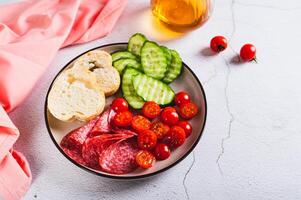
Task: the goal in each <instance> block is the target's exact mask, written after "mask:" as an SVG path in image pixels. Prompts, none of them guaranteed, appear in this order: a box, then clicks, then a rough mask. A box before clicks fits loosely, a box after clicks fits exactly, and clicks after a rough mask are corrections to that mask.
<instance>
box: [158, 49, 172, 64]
mask: <svg viewBox="0 0 301 200" xmlns="http://www.w3.org/2000/svg"><path fill="white" fill-rule="evenodd" d="M160 47H161V48H162V50H163V52H164V55H165V57H166V61H167V68H168V67H169V66H170V64H171V59H172V57H171V52H170V50H169V49H168V48H167V47H165V46H160Z"/></svg>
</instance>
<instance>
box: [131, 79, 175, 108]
mask: <svg viewBox="0 0 301 200" xmlns="http://www.w3.org/2000/svg"><path fill="white" fill-rule="evenodd" d="M133 85H134V89H135V91H136V93H137V94H138V95H139V96H141V97H142V98H143V99H144V101H154V102H156V103H158V104H160V105H166V104H170V103H171V102H172V100H173V99H174V96H175V93H174V91H173V90H172V89H171V87H169V86H168V85H167V84H165V83H163V82H162V81H159V80H157V79H154V78H151V77H149V76H147V75H145V74H138V75H136V76H134V78H133Z"/></svg>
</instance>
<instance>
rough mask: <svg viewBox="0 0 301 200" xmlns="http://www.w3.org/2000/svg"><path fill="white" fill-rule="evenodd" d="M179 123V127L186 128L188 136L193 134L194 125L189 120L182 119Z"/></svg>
mask: <svg viewBox="0 0 301 200" xmlns="http://www.w3.org/2000/svg"><path fill="white" fill-rule="evenodd" d="M177 125H178V126H179V127H181V128H182V129H184V131H185V135H186V138H187V137H189V136H190V135H191V133H192V126H191V124H190V123H189V122H187V121H180V122H179V123H178V124H177Z"/></svg>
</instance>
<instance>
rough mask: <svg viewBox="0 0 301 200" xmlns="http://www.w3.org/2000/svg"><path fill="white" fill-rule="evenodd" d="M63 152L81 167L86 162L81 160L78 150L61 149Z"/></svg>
mask: <svg viewBox="0 0 301 200" xmlns="http://www.w3.org/2000/svg"><path fill="white" fill-rule="evenodd" d="M62 149H63V151H64V152H65V153H66V154H67V155H68V156H69V157H70V158H71V159H72V160H74V161H75V162H77V163H79V164H81V165H86V162H85V161H84V159H83V158H82V155H81V153H80V151H78V150H70V149H67V148H62Z"/></svg>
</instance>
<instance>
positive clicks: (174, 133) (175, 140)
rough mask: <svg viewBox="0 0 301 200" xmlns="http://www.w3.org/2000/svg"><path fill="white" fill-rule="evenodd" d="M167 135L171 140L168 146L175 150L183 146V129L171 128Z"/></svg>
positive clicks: (184, 136) (184, 135)
mask: <svg viewBox="0 0 301 200" xmlns="http://www.w3.org/2000/svg"><path fill="white" fill-rule="evenodd" d="M169 134H170V138H171V140H170V145H171V146H172V147H175V148H177V147H179V146H181V145H182V144H184V142H185V138H186V134H185V131H184V129H183V128H181V127H180V126H173V127H171V128H170V131H169Z"/></svg>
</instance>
